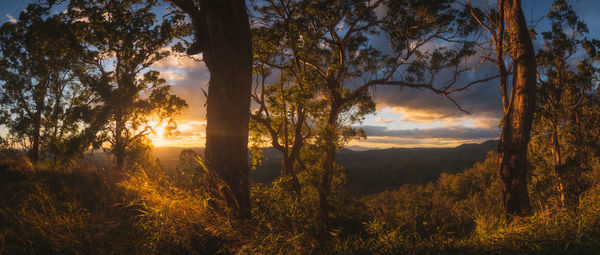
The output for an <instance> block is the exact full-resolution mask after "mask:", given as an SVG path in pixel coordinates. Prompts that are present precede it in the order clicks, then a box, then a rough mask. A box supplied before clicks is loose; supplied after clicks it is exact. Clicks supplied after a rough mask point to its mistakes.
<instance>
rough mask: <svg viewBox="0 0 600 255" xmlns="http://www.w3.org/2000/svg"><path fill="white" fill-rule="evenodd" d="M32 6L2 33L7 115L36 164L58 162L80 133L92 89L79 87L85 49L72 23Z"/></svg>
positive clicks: (0, 65) (0, 99)
mask: <svg viewBox="0 0 600 255" xmlns="http://www.w3.org/2000/svg"><path fill="white" fill-rule="evenodd" d="M49 8H50V7H48V6H43V5H38V4H30V5H29V6H28V7H27V9H26V10H25V11H23V12H22V13H21V14H20V15H19V20H18V21H17V22H16V23H14V24H13V23H10V22H7V23H4V25H2V27H1V28H0V55H1V56H2V58H0V81H2V82H3V86H2V89H1V90H0V105H2V110H0V112H1V114H2V115H4V117H3V118H2V119H3V120H4V122H5V124H6V125H7V126H8V127H9V131H10V134H11V135H13V136H15V137H16V138H17V139H19V141H20V142H21V144H22V145H23V146H24V147H25V148H27V149H28V152H29V157H30V158H31V160H32V161H37V160H38V159H39V158H40V153H41V152H42V151H43V152H48V153H51V154H52V156H53V157H54V158H55V159H57V158H59V157H62V154H63V152H64V150H65V148H64V144H62V142H63V140H64V139H66V138H67V137H69V136H71V135H76V134H77V133H78V131H79V129H80V128H79V126H78V124H79V123H80V122H79V120H80V117H81V116H79V114H78V111H77V109H78V107H80V106H81V105H82V104H83V103H85V101H86V100H85V97H86V95H87V94H88V93H89V88H87V87H85V86H79V85H78V84H77V82H78V81H77V76H76V72H77V70H78V69H80V68H82V65H81V64H80V62H81V56H82V52H83V47H82V46H81V44H80V43H79V38H78V37H77V34H76V33H75V31H74V27H73V26H71V25H69V24H68V21H67V18H66V17H65V16H64V15H62V14H60V15H49V11H48V10H49Z"/></svg>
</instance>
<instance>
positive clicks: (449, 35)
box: [255, 0, 498, 230]
mask: <svg viewBox="0 0 600 255" xmlns="http://www.w3.org/2000/svg"><path fill="white" fill-rule="evenodd" d="M452 2H453V1H436V2H431V1H359V0H357V1H349V0H348V1H288V0H269V1H260V2H258V1H257V2H256V7H255V9H256V12H257V13H258V14H257V15H258V17H257V26H262V27H266V28H269V29H271V33H281V34H282V37H283V39H282V40H281V46H277V47H280V48H281V49H282V50H280V52H281V54H280V55H279V56H278V57H277V58H273V59H272V60H269V61H266V62H267V64H268V65H269V66H271V67H275V68H278V69H281V70H288V71H289V73H293V74H294V75H297V76H298V78H297V79H300V80H302V79H305V78H306V79H310V84H311V86H314V88H315V89H314V92H316V93H317V94H318V96H315V97H313V99H314V100H316V101H320V102H322V103H321V109H320V112H321V114H320V115H319V116H317V118H316V119H315V123H316V124H317V126H318V130H317V133H318V138H317V139H316V140H317V141H318V145H319V148H320V150H321V151H322V157H321V160H320V165H321V167H320V168H321V171H320V183H319V214H320V216H319V217H320V219H321V221H322V222H323V230H324V229H327V224H328V217H329V216H328V214H329V210H330V209H329V202H328V199H329V195H330V193H331V188H332V186H331V184H332V178H333V172H334V165H335V164H334V162H335V152H336V150H338V149H339V148H340V147H341V146H343V145H344V144H345V142H347V141H348V139H344V138H348V136H347V135H345V134H348V133H353V134H359V132H356V131H354V132H351V125H352V124H353V123H356V122H359V121H360V120H361V119H362V118H364V116H365V115H366V114H368V113H371V112H373V111H374V103H373V101H372V99H371V95H370V94H369V88H371V87H374V86H377V85H389V86H402V87H410V88H416V89H427V90H430V91H433V92H435V93H437V94H439V95H441V96H445V97H446V98H448V99H450V100H451V101H452V102H454V103H455V104H457V102H455V101H454V100H453V99H452V98H451V97H450V95H451V94H452V93H454V92H459V91H462V90H465V89H467V88H469V87H470V86H472V85H475V84H478V83H481V82H484V81H489V80H492V79H494V78H496V77H498V76H491V77H487V78H484V79H481V80H475V81H469V82H467V83H461V80H462V79H461V78H462V74H464V73H466V72H469V71H471V70H473V68H474V67H476V66H474V65H469V64H468V63H466V62H465V61H464V60H465V58H466V57H468V56H470V55H472V54H474V52H473V51H472V49H471V46H472V44H471V43H469V42H468V41H469V40H468V39H469V32H470V31H471V29H472V28H473V26H472V23H471V22H469V21H468V20H462V19H461V18H462V17H463V16H464V15H459V14H460V13H459V11H458V10H455V9H453V8H452ZM376 40H378V41H384V42H385V43H384V44H385V45H387V47H389V48H388V49H382V48H381V47H380V48H378V47H376V46H375V45H374V41H376ZM440 45H443V46H440ZM441 74H450V75H447V76H446V77H448V78H447V79H440V78H439V77H440V76H441ZM309 77H310V78H309ZM313 77H314V78H313ZM436 78H438V79H436ZM457 106H458V104H457ZM458 107H459V108H460V106H458ZM461 109H462V108H461ZM349 131H350V132H349Z"/></svg>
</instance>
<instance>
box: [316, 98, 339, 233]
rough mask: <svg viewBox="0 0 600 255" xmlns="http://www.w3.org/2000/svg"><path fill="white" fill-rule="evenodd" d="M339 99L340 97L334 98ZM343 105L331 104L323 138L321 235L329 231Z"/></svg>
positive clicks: (320, 203) (320, 189)
mask: <svg viewBox="0 0 600 255" xmlns="http://www.w3.org/2000/svg"><path fill="white" fill-rule="evenodd" d="M334 97H336V98H337V97H339V96H334ZM340 108H341V103H338V102H337V101H336V100H335V99H334V100H333V102H332V103H331V110H330V112H329V117H328V120H327V127H326V130H325V134H324V137H323V141H324V144H323V145H324V154H323V159H322V161H321V168H322V172H321V185H320V187H319V218H320V221H321V231H320V232H321V233H320V235H322V236H323V235H325V234H326V232H327V230H328V229H329V201H328V199H329V194H330V192H331V180H332V175H333V164H334V162H335V151H336V144H335V143H336V139H337V134H336V131H337V119H338V117H339V116H338V115H339V111H340Z"/></svg>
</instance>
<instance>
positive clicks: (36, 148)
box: [29, 107, 42, 162]
mask: <svg viewBox="0 0 600 255" xmlns="http://www.w3.org/2000/svg"><path fill="white" fill-rule="evenodd" d="M41 127H42V109H41V107H38V109H37V111H36V113H35V116H34V119H33V135H32V137H31V139H32V141H31V143H32V144H31V149H29V159H31V162H37V161H39V159H40V139H41V138H40V130H41Z"/></svg>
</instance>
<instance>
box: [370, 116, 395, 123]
mask: <svg viewBox="0 0 600 255" xmlns="http://www.w3.org/2000/svg"><path fill="white" fill-rule="evenodd" d="M375 121H377V122H383V123H392V122H394V120H393V119H384V118H381V117H377V118H376V119H375Z"/></svg>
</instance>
